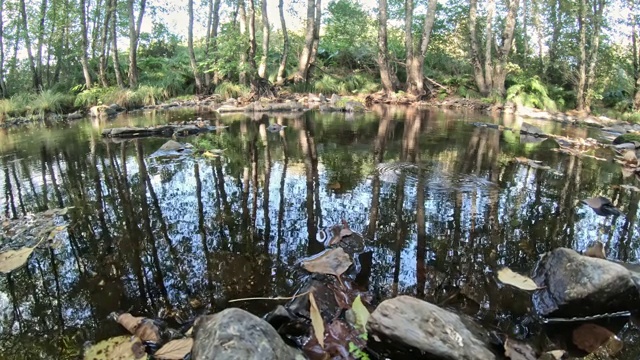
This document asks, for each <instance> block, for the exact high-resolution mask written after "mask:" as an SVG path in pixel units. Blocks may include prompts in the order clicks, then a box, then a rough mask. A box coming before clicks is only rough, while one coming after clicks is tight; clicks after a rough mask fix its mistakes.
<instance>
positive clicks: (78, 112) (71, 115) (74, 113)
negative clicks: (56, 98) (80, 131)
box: [67, 110, 84, 120]
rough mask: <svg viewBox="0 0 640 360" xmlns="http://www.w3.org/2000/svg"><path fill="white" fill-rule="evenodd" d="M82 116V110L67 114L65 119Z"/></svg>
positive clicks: (74, 118) (75, 118)
mask: <svg viewBox="0 0 640 360" xmlns="http://www.w3.org/2000/svg"><path fill="white" fill-rule="evenodd" d="M82 117H84V115H83V114H82V110H78V111H76V112H72V113H70V114H67V120H78V119H82Z"/></svg>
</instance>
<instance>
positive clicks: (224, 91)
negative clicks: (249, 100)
mask: <svg viewBox="0 0 640 360" xmlns="http://www.w3.org/2000/svg"><path fill="white" fill-rule="evenodd" d="M250 91H251V90H250V89H249V88H248V87H247V86H245V85H241V84H234V83H231V82H228V81H225V82H222V83H220V84H219V85H218V86H216V89H215V90H214V93H215V94H218V95H220V96H222V98H223V99H225V100H226V99H230V98H239V97H242V96H245V95H248V94H249V92H250Z"/></svg>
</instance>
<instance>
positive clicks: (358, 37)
mask: <svg viewBox="0 0 640 360" xmlns="http://www.w3.org/2000/svg"><path fill="white" fill-rule="evenodd" d="M328 12H329V14H328V16H327V19H326V27H325V32H324V34H323V37H322V39H323V41H321V42H320V46H321V48H320V49H318V57H319V58H320V59H321V60H322V61H323V62H324V63H325V64H326V65H330V66H338V67H346V68H350V69H358V68H362V66H363V65H365V64H367V65H368V64H371V65H372V66H375V56H376V54H377V47H376V42H375V41H376V34H377V33H376V28H375V26H374V21H373V20H374V19H373V18H371V17H370V16H369V15H368V14H367V12H366V11H365V10H364V9H363V8H362V5H361V4H360V3H359V2H356V1H350V0H334V1H331V2H329V5H328Z"/></svg>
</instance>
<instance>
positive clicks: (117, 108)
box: [109, 104, 127, 112]
mask: <svg viewBox="0 0 640 360" xmlns="http://www.w3.org/2000/svg"><path fill="white" fill-rule="evenodd" d="M109 107H110V108H111V109H113V110H115V111H116V112H122V111H125V110H127V109H125V108H123V107H122V106H120V105H118V104H111V105H109Z"/></svg>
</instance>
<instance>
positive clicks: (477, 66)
mask: <svg viewBox="0 0 640 360" xmlns="http://www.w3.org/2000/svg"><path fill="white" fill-rule="evenodd" d="M477 17H478V2H477V0H470V1H469V36H470V38H471V39H470V40H469V43H470V44H471V63H472V64H473V75H474V79H475V81H476V86H478V91H480V94H482V95H485V96H486V95H487V94H488V93H489V91H488V89H487V84H486V83H485V81H484V73H483V72H482V64H481V63H480V49H479V45H478V36H477V34H476V22H477Z"/></svg>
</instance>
